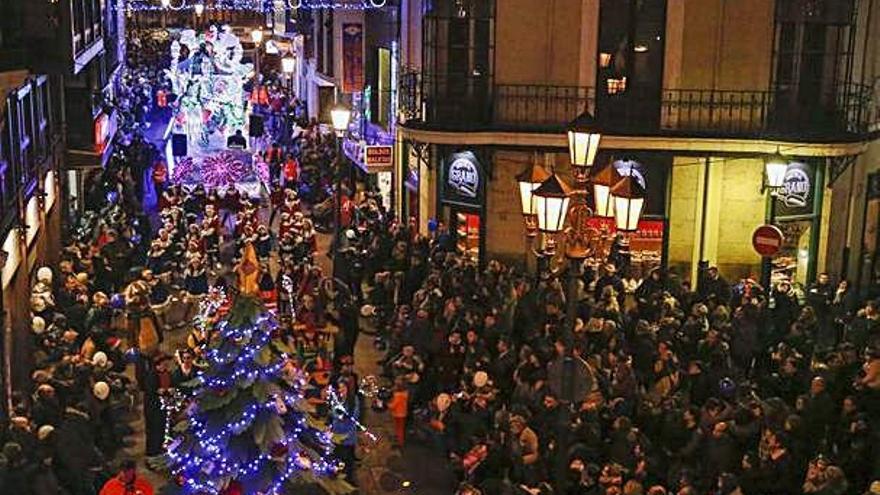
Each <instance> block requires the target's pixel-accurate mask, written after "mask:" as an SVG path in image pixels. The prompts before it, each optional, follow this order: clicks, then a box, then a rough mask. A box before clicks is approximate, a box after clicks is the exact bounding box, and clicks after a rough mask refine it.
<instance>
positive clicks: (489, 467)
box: [348, 224, 880, 495]
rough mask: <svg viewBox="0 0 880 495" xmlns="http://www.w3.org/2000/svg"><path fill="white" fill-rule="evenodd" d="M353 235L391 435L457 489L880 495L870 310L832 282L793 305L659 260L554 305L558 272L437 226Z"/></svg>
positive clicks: (874, 325)
mask: <svg viewBox="0 0 880 495" xmlns="http://www.w3.org/2000/svg"><path fill="white" fill-rule="evenodd" d="M358 232H360V234H359V235H358V236H357V237H356V240H355V243H356V245H357V252H359V253H361V264H362V265H363V267H364V270H363V271H362V272H357V271H349V272H348V273H351V274H354V275H352V276H354V277H356V278H357V280H355V281H353V282H352V283H353V285H354V286H357V285H359V284H360V283H361V281H362V280H366V281H368V282H369V284H368V285H369V286H370V287H371V288H370V291H369V296H368V302H369V304H368V305H366V306H365V309H364V314H366V315H369V316H371V317H373V318H377V319H378V320H379V325H380V327H381V328H384V329H386V333H385V336H384V337H385V339H386V340H387V342H388V345H389V351H388V354H387V359H386V361H385V363H384V364H385V368H386V374H387V376H388V377H389V378H390V379H392V380H393V383H394V392H393V396H392V398H391V399H390V400H389V409H391V415H392V416H393V417H394V418H395V421H396V423H397V425H398V428H397V430H396V437H397V438H396V441H397V442H398V443H400V444H403V443H404V442H405V441H407V440H406V439H405V436H406V434H407V433H409V434H415V435H417V436H418V437H419V439H420V440H421V441H426V442H430V443H429V444H430V445H433V446H436V448H437V449H440V450H442V451H443V452H446V453H447V454H448V456H449V459H450V460H451V461H452V462H453V463H454V464H455V465H456V466H458V470H459V472H460V475H461V477H462V480H463V481H464V484H463V485H462V487H461V489H460V490H459V493H461V494H468V495H475V494H480V493H485V494H490V493H491V494H498V493H520V492H522V493H531V494H538V493H540V494H546V493H566V494H572V495H574V494H578V495H582V494H583V495H587V494H589V495H593V494H602V495H606V494H619V493H625V494H640V493H649V494H653V495H659V494H665V493H677V494H682V495H684V494H692V493H712V494H722V495H728V494H739V493H743V494H792V493H823V494H844V493H862V492H863V491H868V490H871V489H875V490H876V489H877V487H878V486H880V485H878V484H876V483H875V484H873V485H871V483H872V482H874V481H876V480H878V479H880V464H878V459H880V455H878V452H877V450H876V447H875V444H876V441H877V430H876V424H877V421H878V420H880V402H878V398H880V312H878V308H880V304H878V301H876V300H869V301H859V300H858V298H857V297H856V296H855V294H854V293H853V292H852V291H851V289H849V288H848V286H847V285H846V283H845V282H842V283H841V284H839V285H837V286H834V285H832V284H831V282H830V280H829V277H828V276H827V275H826V274H822V275H820V276H819V277H818V281H817V282H816V283H815V284H813V285H812V286H810V287H809V288H808V290H807V291H806V294H805V298H804V300H803V301H799V300H798V299H797V298H796V297H795V295H794V293H793V292H792V291H791V287H790V283H789V282H787V281H783V282H781V283H779V284H778V285H777V286H776V287H774V288H773V289H772V290H771V291H770V292H769V293H768V292H766V291H764V290H762V288H761V287H759V286H758V285H757V284H754V283H751V282H749V283H746V284H738V285H735V286H732V285H731V284H730V283H728V282H727V281H726V280H725V279H724V278H723V277H722V276H721V275H720V274H719V272H718V270H717V269H716V268H710V269H709V270H708V271H707V273H706V274H705V276H704V278H703V280H701V281H700V284H699V286H698V288H697V291H696V292H692V291H690V290H689V288H688V287H687V286H682V285H680V284H675V283H673V282H672V281H671V280H670V278H668V277H667V276H666V274H665V273H664V272H663V270H661V269H658V270H655V271H653V272H652V273H651V274H650V276H649V277H648V278H646V279H645V280H642V281H641V282H640V283H639V284H638V286H637V288H636V289H635V291H633V292H627V291H625V290H624V284H623V280H622V278H621V276H620V275H619V273H620V270H619V269H618V267H617V266H615V264H613V263H610V262H609V263H606V264H604V265H602V266H601V267H600V269H599V270H598V271H592V270H587V271H586V272H585V273H584V275H583V276H582V278H581V280H580V281H579V292H578V294H577V295H576V296H575V297H576V301H575V304H576V306H575V307H576V314H574V315H569V316H567V315H565V308H566V300H565V291H564V290H563V285H562V282H561V281H560V279H559V278H558V277H557V276H556V275H555V274H550V273H545V274H542V276H541V277H539V278H538V280H533V279H532V278H530V277H527V276H524V275H523V274H522V273H519V272H517V271H516V270H514V269H511V268H510V267H507V266H504V265H502V264H500V263H498V262H494V261H493V262H489V263H488V265H487V266H486V267H485V269H481V268H480V267H479V265H477V264H476V263H475V262H473V261H471V260H470V259H468V258H466V257H464V256H463V255H462V254H460V253H458V252H456V251H455V248H454V245H453V243H452V242H451V239H450V236H449V234H448V232H447V231H446V229H445V227H443V226H442V225H441V227H440V229H439V230H438V231H437V232H435V233H434V234H433V235H432V236H431V237H430V238H429V237H423V236H421V235H419V234H418V233H417V231H416V230H415V229H414V228H413V227H412V226H411V225H410V226H407V225H401V224H390V225H384V226H380V228H370V229H359V230H358ZM402 402H403V403H406V407H401V403H402ZM407 416H409V417H408V418H407V419H406V420H405V421H401V420H400V418H406V417H407ZM401 425H408V428H406V427H405V426H401ZM517 490H519V491H517ZM871 493H873V492H871Z"/></svg>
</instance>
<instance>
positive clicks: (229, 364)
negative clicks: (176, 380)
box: [168, 295, 353, 495]
mask: <svg viewBox="0 0 880 495" xmlns="http://www.w3.org/2000/svg"><path fill="white" fill-rule="evenodd" d="M277 336H278V323H277V321H276V320H275V317H274V315H273V314H271V313H269V312H266V311H265V310H264V309H263V308H262V305H261V304H260V302H259V301H258V300H257V299H256V298H254V297H250V296H246V295H239V296H238V297H237V298H236V300H235V302H234V304H233V305H232V307H231V309H230V310H229V313H228V315H227V316H226V318H225V319H223V320H221V321H219V322H217V323H215V328H214V329H213V334H212V337H211V339H210V340H209V343H208V345H207V349H205V357H206V361H207V362H208V364H209V366H208V367H207V368H206V370H205V371H204V372H202V373H201V374H200V375H199V376H198V378H196V380H195V381H196V382H197V383H195V384H194V385H195V386H196V387H197V388H196V392H195V396H194V398H193V401H192V404H191V405H190V406H189V407H188V408H187V411H186V416H185V419H184V420H182V421H181V422H180V423H178V424H177V426H176V427H175V432H177V434H178V436H177V438H176V439H175V440H174V441H173V442H171V443H170V445H169V447H168V454H169V461H170V462H169V464H170V467H171V472H172V473H173V474H174V475H176V476H179V477H180V478H179V479H182V480H183V487H184V491H185V493H189V494H193V495H227V494H237V493H240V494H242V495H244V494H247V495H257V494H260V495H274V494H285V493H300V492H301V491H300V490H298V489H296V488H295V487H296V486H298V485H299V486H302V485H312V486H320V487H322V488H323V489H324V491H326V492H328V493H331V494H341V493H349V492H351V491H353V488H352V486H351V485H350V484H348V483H347V482H346V481H345V480H344V478H343V476H342V475H341V474H340V473H341V472H342V468H343V467H344V466H342V465H341V464H339V463H337V462H336V461H334V460H333V459H332V458H331V457H330V453H331V452H332V449H333V436H332V434H331V432H330V429H329V426H328V425H327V424H326V423H325V422H324V420H323V418H320V417H318V416H317V415H316V414H315V409H314V408H313V407H312V406H311V405H310V404H309V403H308V401H307V400H306V398H305V396H306V394H307V393H308V392H309V387H310V385H309V383H308V377H307V376H306V374H305V373H304V372H303V371H302V367H301V366H299V365H298V364H297V362H296V361H295V359H293V354H294V350H293V349H291V348H289V347H288V346H287V345H286V344H285V343H284V342H283V341H282V340H280V339H278V338H277Z"/></svg>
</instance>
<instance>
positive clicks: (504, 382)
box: [490, 338, 517, 403]
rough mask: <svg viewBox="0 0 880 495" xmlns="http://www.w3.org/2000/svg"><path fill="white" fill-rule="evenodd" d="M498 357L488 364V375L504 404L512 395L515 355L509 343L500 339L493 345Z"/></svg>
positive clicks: (505, 339)
mask: <svg viewBox="0 0 880 495" xmlns="http://www.w3.org/2000/svg"><path fill="white" fill-rule="evenodd" d="M495 349H496V350H497V352H498V356H497V357H496V358H495V359H494V360H492V362H491V363H490V374H491V375H492V378H493V381H494V382H495V383H496V384H498V395H499V399H500V400H502V401H503V402H504V403H506V402H507V400H508V399H509V398H510V395H511V394H512V393H513V386H514V382H513V372H514V371H515V370H516V365H517V363H516V355H514V353H513V351H512V350H511V345H510V341H509V340H508V339H507V338H501V339H499V340H498V343H497V344H495Z"/></svg>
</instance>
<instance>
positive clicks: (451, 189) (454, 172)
mask: <svg viewBox="0 0 880 495" xmlns="http://www.w3.org/2000/svg"><path fill="white" fill-rule="evenodd" d="M443 170H444V174H443V195H442V198H441V199H442V200H443V202H445V203H449V204H455V205H459V206H469V207H474V208H479V207H480V206H481V205H482V204H483V198H482V196H483V189H484V186H485V184H484V177H483V167H482V165H481V164H480V161H479V160H477V157H476V155H474V154H473V153H472V152H470V151H465V152H462V153H454V154H452V155H450V156H449V158H448V159H447V160H446V163H445V164H444V168H443Z"/></svg>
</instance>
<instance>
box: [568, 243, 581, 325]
mask: <svg viewBox="0 0 880 495" xmlns="http://www.w3.org/2000/svg"><path fill="white" fill-rule="evenodd" d="M582 265H583V262H582V261H581V260H579V259H575V258H569V259H568V281H567V282H568V283H567V284H566V288H565V315H566V325H565V332H566V336H567V337H568V338H571V337H573V336H574V325H575V320H576V319H577V303H578V301H577V296H578V278H580V274H581V266H582Z"/></svg>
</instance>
